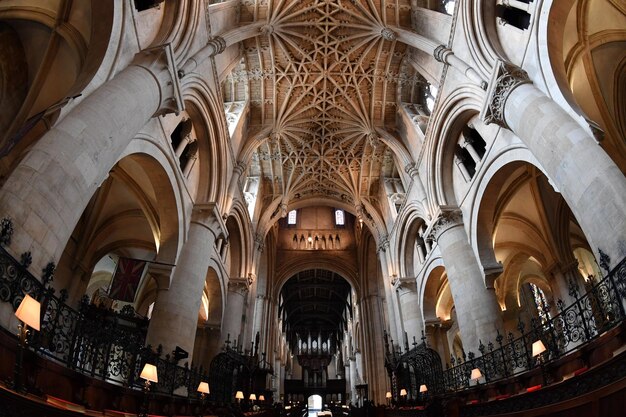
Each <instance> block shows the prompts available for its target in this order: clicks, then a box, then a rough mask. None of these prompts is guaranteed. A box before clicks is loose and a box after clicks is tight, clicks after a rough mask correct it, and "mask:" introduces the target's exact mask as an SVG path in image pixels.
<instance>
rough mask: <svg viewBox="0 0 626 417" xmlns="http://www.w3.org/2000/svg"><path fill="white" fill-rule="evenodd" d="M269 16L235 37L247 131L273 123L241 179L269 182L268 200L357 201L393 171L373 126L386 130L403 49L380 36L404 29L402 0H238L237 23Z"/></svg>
mask: <svg viewBox="0 0 626 417" xmlns="http://www.w3.org/2000/svg"><path fill="white" fill-rule="evenodd" d="M259 20H263V21H267V22H269V23H268V24H267V25H266V26H264V27H263V29H262V31H261V33H260V34H259V36H257V37H254V38H251V39H248V40H246V41H245V42H244V43H243V56H244V61H245V67H246V70H244V71H241V72H239V73H237V74H236V75H235V76H236V77H240V78H243V79H245V82H247V84H248V88H249V99H250V103H251V118H250V123H251V125H252V126H251V129H250V131H258V130H259V128H260V127H261V126H268V125H270V126H272V134H271V135H270V137H269V139H268V140H267V141H265V142H263V143H262V144H261V145H260V146H258V147H257V148H256V150H255V152H254V154H253V158H252V163H251V166H250V168H249V175H253V176H264V177H266V178H269V179H270V180H271V183H272V193H273V194H274V197H282V198H283V199H284V200H286V201H293V200H294V199H296V200H297V199H301V198H302V199H304V198H308V197H322V198H330V199H336V200H340V201H344V202H347V203H349V204H358V202H359V201H360V200H362V199H368V198H370V197H371V196H373V195H375V194H376V193H377V191H378V184H379V180H380V179H381V177H392V176H397V170H396V168H395V166H394V158H393V154H392V153H391V151H390V149H389V148H388V147H387V146H386V145H385V144H384V143H383V142H382V141H381V140H380V139H379V135H378V134H377V133H376V128H382V129H385V130H388V131H394V130H395V120H396V107H397V103H398V97H399V94H400V92H401V88H404V87H403V86H409V88H415V86H416V85H417V84H419V80H418V78H417V75H416V73H415V71H414V70H403V68H405V67H406V66H407V65H406V62H405V57H406V56H407V53H408V48H407V47H406V46H405V45H404V44H402V43H400V42H398V41H396V40H395V37H394V36H393V34H392V33H391V34H389V33H386V32H385V30H384V29H385V27H387V26H400V27H410V26H411V12H410V3H409V1H408V0H401V1H393V2H384V1H367V0H362V1H356V0H355V1H341V0H335V1H323V0H318V1H299V0H292V1H288V0H286V1H267V2H265V1H262V2H261V1H257V2H252V1H244V2H242V7H241V24H246V23H249V22H253V21H259Z"/></svg>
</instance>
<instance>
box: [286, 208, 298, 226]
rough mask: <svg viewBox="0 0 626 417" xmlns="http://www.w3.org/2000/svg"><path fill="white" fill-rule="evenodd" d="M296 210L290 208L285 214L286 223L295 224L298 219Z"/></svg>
mask: <svg viewBox="0 0 626 417" xmlns="http://www.w3.org/2000/svg"><path fill="white" fill-rule="evenodd" d="M297 216H298V212H297V211H296V210H291V211H290V212H289V214H288V215H287V224H288V225H294V224H296V220H297V219H298V217H297Z"/></svg>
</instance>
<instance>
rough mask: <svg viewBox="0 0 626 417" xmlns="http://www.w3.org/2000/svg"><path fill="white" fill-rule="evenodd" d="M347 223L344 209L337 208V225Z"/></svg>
mask: <svg viewBox="0 0 626 417" xmlns="http://www.w3.org/2000/svg"><path fill="white" fill-rule="evenodd" d="M345 224H346V223H345V215H344V212H343V210H341V209H337V210H335V226H344V225H345Z"/></svg>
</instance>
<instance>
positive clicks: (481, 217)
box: [478, 162, 599, 331]
mask: <svg viewBox="0 0 626 417" xmlns="http://www.w3.org/2000/svg"><path fill="white" fill-rule="evenodd" d="M487 193H489V195H490V196H492V197H490V198H489V199H485V200H483V202H482V203H481V205H480V212H479V214H478V229H479V231H478V236H479V248H480V250H479V252H480V253H481V257H483V264H484V263H485V262H489V259H488V258H489V257H490V255H489V254H488V253H487V252H488V250H489V248H492V249H491V250H492V251H493V252H492V254H491V256H494V257H495V259H496V260H497V261H498V262H500V263H501V264H502V267H503V271H502V273H501V274H500V275H499V276H498V277H497V278H496V279H495V289H496V295H497V297H498V302H499V303H500V307H501V309H502V311H503V321H504V326H505V328H506V330H507V331H514V330H515V329H516V328H517V327H518V323H519V321H520V320H521V321H525V322H526V323H528V322H529V321H530V319H535V320H539V321H540V322H544V321H545V320H547V319H548V318H549V317H551V316H553V315H555V314H557V313H558V311H557V309H556V301H557V299H561V300H563V301H564V303H565V305H569V304H570V303H571V302H572V301H573V300H572V298H571V296H570V293H571V288H572V286H574V287H576V288H578V291H583V290H584V288H585V287H584V282H585V278H587V277H586V276H584V275H583V273H581V272H582V271H580V270H579V268H578V267H577V264H578V262H577V258H576V253H578V255H579V257H581V260H583V261H586V262H587V264H586V269H585V273H587V270H588V271H589V273H590V274H593V273H597V272H596V271H597V266H596V269H594V268H591V267H590V266H589V264H590V263H591V262H590V259H589V258H588V257H587V255H586V253H585V252H584V251H583V250H582V248H585V250H586V251H587V252H588V253H589V254H590V253H591V251H590V248H589V245H588V243H587V242H586V240H585V237H584V235H583V234H582V231H581V230H580V227H579V226H578V224H577V222H576V219H575V218H574V216H573V214H572V213H571V211H570V210H569V208H568V207H567V204H566V203H565V201H564V200H563V198H562V197H561V195H560V194H559V193H557V192H556V191H555V190H554V189H553V187H552V185H551V184H550V182H549V181H548V179H547V178H546V176H545V175H544V174H543V173H542V172H541V171H539V170H538V169H537V168H536V167H534V166H532V165H530V164H527V163H522V162H515V163H512V164H509V165H507V166H505V167H503V168H501V169H500V170H499V171H498V172H497V173H496V174H495V175H494V176H493V177H492V178H491V180H490V183H489V186H488V187H487V189H486V191H485V194H487ZM495 196H497V197H495ZM483 233H484V234H483ZM577 247H580V248H581V250H575V248H577ZM485 250H486V251H487V252H485ZM598 272H599V271H598Z"/></svg>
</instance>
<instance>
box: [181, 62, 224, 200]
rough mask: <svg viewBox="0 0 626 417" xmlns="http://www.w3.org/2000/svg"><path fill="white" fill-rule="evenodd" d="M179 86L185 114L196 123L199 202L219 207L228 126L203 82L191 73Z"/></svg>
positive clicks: (215, 98)
mask: <svg viewBox="0 0 626 417" xmlns="http://www.w3.org/2000/svg"><path fill="white" fill-rule="evenodd" d="M183 80H184V83H183V85H182V86H181V88H182V89H183V91H184V92H185V93H184V99H185V104H186V107H187V112H188V113H189V115H190V116H191V118H192V119H193V120H194V121H196V123H194V128H195V129H196V134H197V135H198V145H199V148H198V155H199V163H200V175H199V177H200V179H201V180H200V183H199V186H198V199H197V201H200V202H204V201H206V202H216V203H218V206H219V207H223V206H224V204H225V203H226V199H227V197H228V195H227V194H228V193H227V191H228V180H229V175H228V172H229V169H230V168H231V166H230V164H229V161H231V158H230V155H229V151H228V149H229V144H228V138H229V135H228V127H227V126H226V123H225V118H224V114H223V110H222V105H221V103H220V101H221V99H219V98H217V97H216V95H215V93H214V92H213V91H212V90H211V87H210V86H209V85H207V83H206V81H204V80H203V79H202V78H200V77H199V76H197V75H195V74H189V75H187V76H186V77H185V78H184V79H183Z"/></svg>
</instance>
